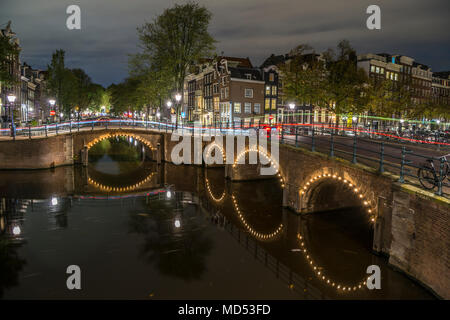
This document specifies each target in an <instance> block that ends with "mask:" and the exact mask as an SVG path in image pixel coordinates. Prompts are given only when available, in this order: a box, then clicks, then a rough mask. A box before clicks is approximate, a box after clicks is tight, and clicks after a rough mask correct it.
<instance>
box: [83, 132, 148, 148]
mask: <svg viewBox="0 0 450 320" xmlns="http://www.w3.org/2000/svg"><path fill="white" fill-rule="evenodd" d="M115 137H132V138H133V139H135V140H137V141H139V142H141V143H142V144H144V145H145V146H146V147H147V148H149V149H150V150H151V151H155V150H157V148H156V147H155V146H154V145H153V144H152V143H151V142H150V141H149V140H147V139H145V138H143V137H142V136H140V135H139V134H136V133H132V132H109V133H104V134H101V135H100V136H98V137H95V138H94V139H92V140H91V141H89V142H88V143H86V147H87V150H89V149H91V148H92V147H93V146H94V145H95V144H97V143H98V142H100V141H103V140H105V139H109V138H115Z"/></svg>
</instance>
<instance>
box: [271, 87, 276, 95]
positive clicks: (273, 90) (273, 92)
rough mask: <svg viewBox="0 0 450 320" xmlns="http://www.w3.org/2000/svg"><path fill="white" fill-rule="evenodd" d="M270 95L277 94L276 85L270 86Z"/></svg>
mask: <svg viewBox="0 0 450 320" xmlns="http://www.w3.org/2000/svg"><path fill="white" fill-rule="evenodd" d="M272 95H273V96H276V95H277V86H272Z"/></svg>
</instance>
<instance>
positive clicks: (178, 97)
mask: <svg viewBox="0 0 450 320" xmlns="http://www.w3.org/2000/svg"><path fill="white" fill-rule="evenodd" d="M175 100H177V102H180V101H181V94H179V93H177V94H176V95H175Z"/></svg>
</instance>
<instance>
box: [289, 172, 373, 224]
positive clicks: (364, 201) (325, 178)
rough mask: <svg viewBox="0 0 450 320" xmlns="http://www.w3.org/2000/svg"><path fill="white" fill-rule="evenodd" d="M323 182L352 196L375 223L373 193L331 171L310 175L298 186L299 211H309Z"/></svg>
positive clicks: (361, 184)
mask: <svg viewBox="0 0 450 320" xmlns="http://www.w3.org/2000/svg"><path fill="white" fill-rule="evenodd" d="M324 182H332V183H334V184H337V185H339V186H340V187H341V188H342V189H344V190H346V191H347V192H349V193H352V194H354V196H355V197H356V199H358V202H359V203H360V204H361V206H362V207H363V208H364V210H365V212H366V213H367V215H368V219H369V220H370V221H371V222H372V223H375V221H376V212H377V203H376V200H375V195H374V193H373V192H371V191H370V190H368V189H367V188H366V187H365V186H366V185H365V184H363V183H358V182H357V181H356V179H354V178H352V177H349V176H348V175H347V174H346V173H344V174H338V173H332V171H331V170H327V169H325V170H324V169H322V170H318V171H316V172H314V173H312V174H310V175H309V176H308V177H307V178H306V179H304V183H303V185H301V186H299V190H298V193H299V198H300V210H302V211H310V210H311V207H312V202H313V201H314V197H315V194H317V193H316V192H317V190H318V189H320V188H321V186H323V183H324Z"/></svg>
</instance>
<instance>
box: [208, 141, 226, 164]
mask: <svg viewBox="0 0 450 320" xmlns="http://www.w3.org/2000/svg"><path fill="white" fill-rule="evenodd" d="M212 148H215V152H217V150H219V151H220V153H221V154H222V159H223V163H224V164H225V163H226V161H227V157H226V153H225V150H224V148H223V146H221V145H219V144H218V143H217V142H216V141H214V142H213V143H210V144H208V146H207V147H206V149H205V154H206V157H205V159H209V158H211V156H210V151H211V149H212ZM205 162H206V163H207V161H205ZM207 164H208V163H207Z"/></svg>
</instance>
